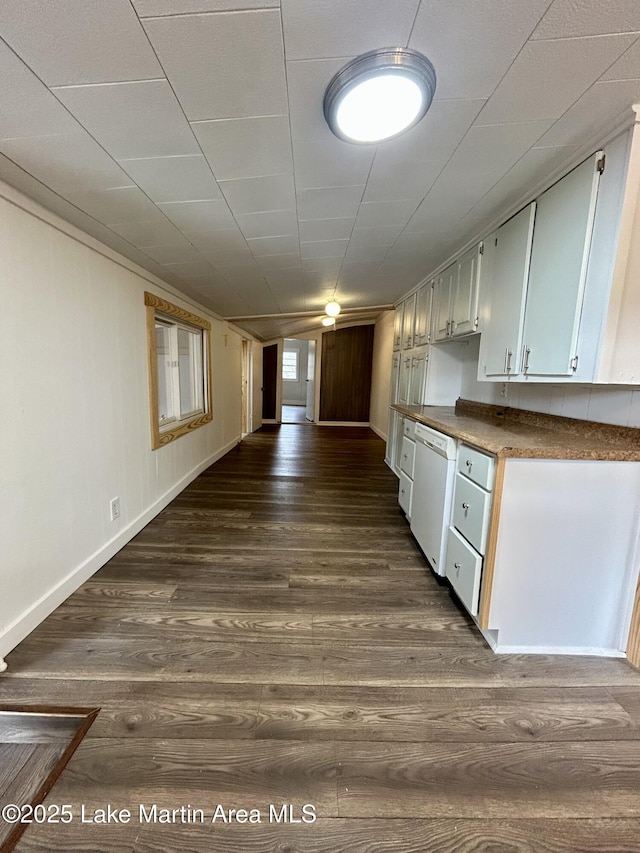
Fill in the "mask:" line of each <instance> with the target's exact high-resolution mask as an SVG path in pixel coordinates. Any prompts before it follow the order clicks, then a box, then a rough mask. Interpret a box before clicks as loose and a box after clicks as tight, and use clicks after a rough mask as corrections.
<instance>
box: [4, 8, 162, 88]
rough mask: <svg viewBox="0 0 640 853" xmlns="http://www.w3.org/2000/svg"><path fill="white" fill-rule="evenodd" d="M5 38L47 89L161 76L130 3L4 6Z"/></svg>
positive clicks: (160, 70)
mask: <svg viewBox="0 0 640 853" xmlns="http://www.w3.org/2000/svg"><path fill="white" fill-rule="evenodd" d="M2 38H3V39H4V40H5V41H6V42H7V43H8V44H9V45H11V47H12V48H13V49H14V50H15V51H16V53H17V54H18V55H19V56H21V57H22V59H24V61H25V62H26V63H27V65H29V66H30V67H31V68H32V69H33V70H34V71H35V73H36V74H37V75H38V77H40V79H41V80H43V82H44V83H46V84H47V85H48V86H64V85H73V84H76V83H104V82H114V81H117V80H148V79H150V78H152V77H161V76H162V68H161V67H160V65H159V64H158V60H157V59H156V57H155V55H154V53H153V50H152V49H151V46H150V44H149V42H148V40H147V38H146V36H145V34H144V30H143V29H142V27H141V25H140V23H139V21H138V19H137V17H136V14H135V12H134V11H133V9H132V7H131V3H130V2H129V0H109V2H108V3H106V2H100V3H87V2H86V0H56V2H51V0H30V2H28V3H25V2H24V0H2Z"/></svg>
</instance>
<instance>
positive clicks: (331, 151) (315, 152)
mask: <svg viewBox="0 0 640 853" xmlns="http://www.w3.org/2000/svg"><path fill="white" fill-rule="evenodd" d="M374 154H375V146H358V145H350V144H349V143H348V142H342V141H341V140H340V139H337V138H336V137H332V138H331V139H330V140H328V141H325V142H322V143H320V142H299V143H296V144H295V145H294V150H293V157H294V162H295V172H296V187H297V188H298V189H299V190H302V189H313V188H317V187H341V186H353V185H355V184H364V183H366V181H367V177H368V175H369V170H370V169H371V163H372V162H373V157H374Z"/></svg>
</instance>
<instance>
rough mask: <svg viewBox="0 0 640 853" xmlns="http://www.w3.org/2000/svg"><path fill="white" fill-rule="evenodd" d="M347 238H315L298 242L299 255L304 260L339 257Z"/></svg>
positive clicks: (343, 250) (343, 251) (342, 253)
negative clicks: (310, 240)
mask: <svg viewBox="0 0 640 853" xmlns="http://www.w3.org/2000/svg"><path fill="white" fill-rule="evenodd" d="M348 244H349V241H348V240H315V241H312V242H308V243H307V242H304V243H300V255H301V256H302V258H303V259H304V260H311V259H313V258H339V257H341V256H342V255H344V253H345V252H346V250H347V245H348Z"/></svg>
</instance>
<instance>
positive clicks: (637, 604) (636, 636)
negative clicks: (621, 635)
mask: <svg viewBox="0 0 640 853" xmlns="http://www.w3.org/2000/svg"><path fill="white" fill-rule="evenodd" d="M627 660H628V661H629V663H630V664H631V665H632V666H635V667H637V668H640V579H638V585H637V586H636V597H635V601H634V604H633V615H632V616H631V626H630V627H629V638H628V640H627Z"/></svg>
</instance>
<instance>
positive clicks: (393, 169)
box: [362, 157, 442, 203]
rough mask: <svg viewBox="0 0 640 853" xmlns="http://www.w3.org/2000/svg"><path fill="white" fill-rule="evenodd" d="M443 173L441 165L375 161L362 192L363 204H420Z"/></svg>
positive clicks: (384, 159)
mask: <svg viewBox="0 0 640 853" xmlns="http://www.w3.org/2000/svg"><path fill="white" fill-rule="evenodd" d="M441 170H442V163H439V162H438V163H414V162H412V161H410V160H393V159H391V158H387V157H385V158H381V159H380V160H378V158H377V157H376V159H375V160H374V162H373V166H372V168H371V174H370V176H369V181H368V183H367V188H366V189H365V192H364V197H363V199H362V200H363V202H383V201H402V200H407V201H409V200H412V201H415V202H416V203H417V202H419V201H421V200H422V199H423V198H424V197H425V195H426V194H427V193H428V192H429V189H430V188H431V186H432V185H433V183H434V181H435V180H436V178H437V177H438V175H439V174H440V172H441Z"/></svg>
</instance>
